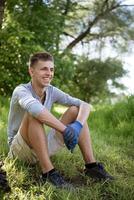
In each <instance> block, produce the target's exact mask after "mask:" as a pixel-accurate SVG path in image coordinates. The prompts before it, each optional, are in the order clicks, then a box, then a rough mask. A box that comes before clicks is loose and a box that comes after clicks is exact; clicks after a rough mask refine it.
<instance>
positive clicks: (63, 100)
mask: <svg viewBox="0 0 134 200" xmlns="http://www.w3.org/2000/svg"><path fill="white" fill-rule="evenodd" d="M52 99H53V102H54V103H60V104H62V105H68V106H71V105H75V106H78V107H79V106H80V104H81V103H82V102H83V101H82V100H80V99H78V98H75V97H72V96H70V95H69V94H67V93H65V92H63V91H61V90H60V89H58V88H56V87H53V95H52Z"/></svg>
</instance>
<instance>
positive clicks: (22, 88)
mask: <svg viewBox="0 0 134 200" xmlns="http://www.w3.org/2000/svg"><path fill="white" fill-rule="evenodd" d="M45 92H46V98H45V101H44V103H43V104H42V103H41V102H40V98H39V96H37V94H36V93H35V91H34V90H33V88H32V85H31V82H29V83H27V84H21V85H19V86H17V87H16V88H15V90H14V91H13V94H12V98H11V102H10V110H9V116H8V128H7V133H8V144H9V145H11V143H12V140H13V138H14V136H15V135H16V133H17V132H18V129H19V127H20V124H21V121H22V119H23V116H24V113H25V112H28V113H30V114H31V115H33V116H37V115H38V114H39V113H41V112H42V111H43V109H44V107H45V108H46V109H48V110H49V111H50V110H51V107H52V105H53V103H59V104H62V105H68V106H71V105H75V106H80V104H81V103H82V101H81V100H79V99H77V98H74V97H72V96H70V95H68V94H66V93H64V92H63V91H61V90H59V89H58V88H56V87H54V86H52V85H49V86H48V87H47V89H46V90H45Z"/></svg>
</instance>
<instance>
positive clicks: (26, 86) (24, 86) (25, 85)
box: [13, 82, 30, 94]
mask: <svg viewBox="0 0 134 200" xmlns="http://www.w3.org/2000/svg"><path fill="white" fill-rule="evenodd" d="M23 90H30V82H29V83H21V84H19V85H17V86H16V87H15V89H14V91H13V94H16V93H20V92H21V91H23Z"/></svg>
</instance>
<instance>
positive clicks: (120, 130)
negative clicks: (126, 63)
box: [0, 96, 134, 200]
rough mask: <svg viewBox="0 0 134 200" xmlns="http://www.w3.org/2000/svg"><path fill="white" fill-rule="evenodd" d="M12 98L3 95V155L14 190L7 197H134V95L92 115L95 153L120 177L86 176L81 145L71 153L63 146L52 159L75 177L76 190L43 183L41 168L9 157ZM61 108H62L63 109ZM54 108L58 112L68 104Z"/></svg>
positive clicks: (42, 199)
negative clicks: (111, 179) (105, 179)
mask: <svg viewBox="0 0 134 200" xmlns="http://www.w3.org/2000/svg"><path fill="white" fill-rule="evenodd" d="M8 109H9V100H8V99H4V98H0V113H1V116H0V158H1V160H3V161H4V166H3V168H4V169H5V170H6V171H7V176H8V180H9V183H10V186H11V189H12V191H11V192H10V193H7V194H3V193H2V191H0V199H5V200H10V199H11V200H21V199H23V200H74V199H75V200H133V199H134V189H133V188H134V146H133V145H134V137H133V134H134V97H133V96H132V97H129V98H126V99H125V100H124V101H123V102H120V103H117V104H116V105H114V106H111V105H109V106H103V107H98V108H97V109H96V111H95V112H93V113H91V115H90V117H89V126H90V130H91V136H92V143H93V148H94V153H95V156H96V158H97V160H99V161H101V162H103V163H105V166H106V169H107V170H108V171H109V172H110V173H111V174H113V175H114V176H115V177H116V180H115V181H114V182H112V183H104V182H101V183H94V182H92V180H89V179H87V178H86V177H84V175H83V173H82V170H83V166H84V162H83V161H82V158H81V154H80V151H79V149H78V147H77V148H76V149H75V151H74V153H73V154H71V153H70V152H68V151H67V150H66V149H62V151H60V152H59V153H58V154H57V155H55V156H53V157H52V161H53V163H54V165H55V167H56V168H57V169H59V170H60V171H61V172H62V173H63V174H64V176H65V177H66V178H68V179H69V180H71V182H72V183H73V184H74V186H75V189H74V190H73V191H67V190H63V189H62V190H61V189H56V188H55V187H53V186H52V185H50V184H49V183H46V184H45V185H42V184H41V182H40V179H39V174H40V168H39V167H38V166H30V165H27V164H24V163H23V162H21V161H18V160H9V159H7V158H6V156H7V153H8V147H7V142H6V140H7V135H6V128H7V127H6V126H7V115H8ZM59 109H60V110H59ZM59 109H58V108H57V107H56V109H55V110H54V113H55V114H56V116H59V113H58V112H62V111H63V110H64V108H61V107H60V108H59Z"/></svg>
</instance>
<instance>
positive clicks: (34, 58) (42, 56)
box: [29, 52, 54, 67]
mask: <svg viewBox="0 0 134 200" xmlns="http://www.w3.org/2000/svg"><path fill="white" fill-rule="evenodd" d="M39 60H41V61H52V62H54V58H53V56H52V55H51V54H50V53H48V52H37V53H35V54H33V55H31V56H30V59H29V67H33V66H34V64H35V63H37V62H38V61H39Z"/></svg>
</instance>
